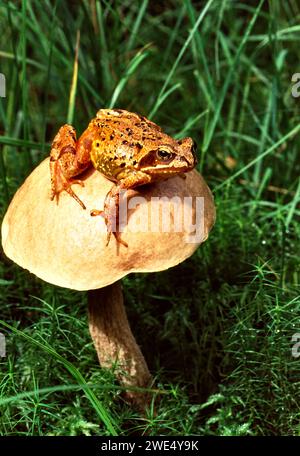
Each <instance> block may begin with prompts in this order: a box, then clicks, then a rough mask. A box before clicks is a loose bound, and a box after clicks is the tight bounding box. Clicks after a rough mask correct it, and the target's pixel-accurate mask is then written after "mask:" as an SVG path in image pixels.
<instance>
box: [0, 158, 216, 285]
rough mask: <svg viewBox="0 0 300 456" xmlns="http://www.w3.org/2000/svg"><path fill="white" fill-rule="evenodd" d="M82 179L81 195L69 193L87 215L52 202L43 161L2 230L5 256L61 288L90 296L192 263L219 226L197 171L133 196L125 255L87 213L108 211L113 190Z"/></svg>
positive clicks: (91, 177)
mask: <svg viewBox="0 0 300 456" xmlns="http://www.w3.org/2000/svg"><path fill="white" fill-rule="evenodd" d="M82 179H83V181H84V187H81V186H79V185H73V187H72V188H73V190H74V191H75V193H76V194H77V195H78V196H79V198H80V199H81V200H82V201H83V202H84V204H85V205H86V207H87V209H86V210H83V209H82V208H81V207H80V205H79V204H78V203H77V202H76V201H75V200H74V199H73V198H71V197H70V196H69V195H68V194H67V193H66V192H63V193H61V194H60V195H59V201H58V203H56V202H55V201H51V200H50V171H49V159H46V160H44V161H43V162H42V163H41V164H40V165H39V166H37V168H35V169H34V170H33V172H32V173H31V174H30V175H29V176H28V178H27V179H26V180H25V182H24V183H23V185H22V186H21V187H20V188H19V190H18V191H17V192H16V194H15V196H14V198H13V200H12V201H11V203H10V205H9V208H8V210H7V212H6V214H5V217H4V220H3V223H2V245H3V249H4V252H5V254H6V255H7V256H8V257H9V258H10V259H11V260H13V261H14V262H15V263H17V264H18V265H19V266H21V267H23V268H25V269H28V270H29V271H30V272H31V273H33V274H35V275H36V276H38V277H40V278H41V279H43V280H45V281H46V282H49V283H52V284H55V285H59V286H61V287H66V288H71V289H74V290H91V289H96V288H102V287H105V286H106V285H109V284H111V283H114V282H115V281H117V280H119V279H121V278H122V277H124V276H125V275H127V274H129V273H130V272H153V271H161V270H164V269H168V268H170V267H172V266H175V265H177V264H179V263H181V262H182V261H184V260H185V259H186V258H188V257H189V256H190V255H192V253H193V252H194V251H195V250H196V249H197V247H198V246H199V245H200V244H201V243H202V242H203V241H205V240H206V238H207V237H208V233H209V231H210V229H211V228H212V226H213V224H214V221H215V208H214V203H213V197H212V194H211V192H210V190H209V188H208V187H207V185H206V183H205V182H204V180H203V178H202V176H201V175H200V174H199V173H198V172H197V171H196V170H193V171H191V172H189V173H187V174H186V179H182V178H181V177H179V176H176V177H174V178H172V179H169V180H165V181H160V182H157V183H155V184H151V185H147V186H142V187H137V188H136V189H134V190H129V191H128V192H127V193H126V197H127V202H128V218H127V217H126V220H127V223H126V224H125V225H124V232H122V233H121V237H122V239H123V240H124V241H126V242H127V243H128V248H126V247H125V246H123V245H121V244H118V243H117V242H116V240H115V238H114V236H111V239H110V242H109V244H108V245H106V242H107V230H106V225H105V222H104V219H103V217H101V216H97V217H92V216H91V215H90V211H91V210H93V209H102V208H103V203H104V199H105V196H106V194H107V193H108V191H109V190H110V189H111V187H112V185H113V184H112V182H111V181H109V180H108V179H106V178H105V177H104V176H102V175H101V174H100V173H99V172H98V171H96V170H94V169H92V170H89V171H88V172H87V173H85V175H84V176H83V178H82ZM162 197H164V198H162ZM196 197H198V198H196ZM170 198H173V199H172V200H170ZM129 206H132V207H131V208H130V207H129ZM122 207H123V206H122ZM125 207H127V206H126V205H125ZM164 217H166V218H164ZM166 220H167V222H166ZM163 222H164V223H163ZM183 222H184V226H182V225H183ZM168 223H169V226H168ZM178 223H179V225H178ZM191 223H193V224H194V226H192V225H191ZM163 230H164V231H163ZM191 233H194V234H191ZM195 233H196V234H197V236H195Z"/></svg>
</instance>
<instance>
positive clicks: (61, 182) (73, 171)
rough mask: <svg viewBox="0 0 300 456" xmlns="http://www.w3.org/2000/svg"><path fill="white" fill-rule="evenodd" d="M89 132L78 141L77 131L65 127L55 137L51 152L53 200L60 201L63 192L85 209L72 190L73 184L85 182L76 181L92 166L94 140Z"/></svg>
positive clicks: (69, 126) (67, 126) (68, 126)
mask: <svg viewBox="0 0 300 456" xmlns="http://www.w3.org/2000/svg"><path fill="white" fill-rule="evenodd" d="M90 136H91V135H90V134H89V132H88V130H86V132H85V133H84V134H83V135H82V136H81V137H80V139H79V140H78V141H77V139H76V131H75V129H74V128H73V127H72V126H71V125H63V126H62V127H61V128H60V129H59V132H58V133H57V135H56V136H55V138H54V140H53V143H52V147H51V152H50V173H51V199H52V200H53V199H54V198H56V200H57V201H58V197H59V194H60V193H61V192H63V191H66V192H67V193H69V195H70V196H72V197H73V198H74V199H75V200H76V201H77V202H78V203H79V204H80V206H81V207H82V208H83V209H85V208H86V207H85V205H84V204H83V202H82V201H81V200H80V199H79V198H78V196H77V195H76V193H74V191H73V190H72V188H71V186H72V185H73V184H80V185H81V186H83V185H84V184H83V182H82V181H81V180H78V179H74V177H75V176H78V175H79V174H81V173H82V172H83V171H85V170H86V169H87V168H88V167H89V166H90V163H91V161H90V148H91V144H92V138H91V137H90Z"/></svg>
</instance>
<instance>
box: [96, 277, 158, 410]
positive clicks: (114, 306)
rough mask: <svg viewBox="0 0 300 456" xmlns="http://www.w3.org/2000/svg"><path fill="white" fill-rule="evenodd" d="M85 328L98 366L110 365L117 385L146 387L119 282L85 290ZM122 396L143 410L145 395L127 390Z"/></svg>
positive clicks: (143, 365)
mask: <svg viewBox="0 0 300 456" xmlns="http://www.w3.org/2000/svg"><path fill="white" fill-rule="evenodd" d="M88 304H89V306H88V312H89V329H90V333H91V336H92V339H93V342H94V345H95V348H96V351H97V355H98V359H99V362H100V365H101V366H102V367H105V368H113V369H114V371H115V375H116V377H117V379H118V380H119V382H120V384H121V385H123V386H125V387H127V386H129V387H140V388H147V387H149V386H150V383H151V374H150V372H149V369H148V367H147V364H146V361H145V359H144V357H143V355H142V352H141V350H140V348H139V346H138V345H137V343H136V341H135V338H134V336H133V334H132V332H131V329H130V326H129V322H128V319H127V315H126V311H125V307H124V300H123V293H122V286H121V282H120V281H118V282H115V283H114V284H112V285H108V286H106V287H104V288H101V289H97V290H92V291H89V292H88ZM125 396H126V399H128V400H130V401H131V402H132V403H134V404H135V405H137V406H138V407H139V408H142V409H144V408H145V406H146V404H147V403H148V399H149V395H148V394H147V393H144V392H140V391H133V390H127V391H126V393H125Z"/></svg>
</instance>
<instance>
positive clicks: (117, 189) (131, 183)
mask: <svg viewBox="0 0 300 456" xmlns="http://www.w3.org/2000/svg"><path fill="white" fill-rule="evenodd" d="M149 182H151V177H150V176H148V175H147V174H145V173H143V172H140V171H133V172H132V173H131V174H130V175H129V176H128V177H126V178H124V179H122V180H120V181H119V183H118V185H114V186H113V187H112V188H111V189H110V191H109V192H108V193H107V195H106V197H105V201H104V208H103V210H102V211H101V210H93V211H91V215H92V216H96V215H102V216H103V217H104V220H105V224H106V228H107V242H106V245H108V244H109V241H110V238H111V234H112V233H113V235H114V237H115V238H116V240H117V242H118V243H120V244H123V245H124V246H125V247H128V244H127V242H125V241H123V240H122V238H121V234H120V231H119V212H120V197H121V196H122V194H123V191H124V190H125V191H126V190H128V189H130V188H134V187H137V186H139V185H144V184H148V183H149Z"/></svg>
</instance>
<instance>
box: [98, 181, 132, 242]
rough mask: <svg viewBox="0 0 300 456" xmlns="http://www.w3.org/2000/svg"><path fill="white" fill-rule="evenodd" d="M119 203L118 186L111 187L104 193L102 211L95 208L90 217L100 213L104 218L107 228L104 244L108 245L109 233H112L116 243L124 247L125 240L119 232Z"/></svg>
mask: <svg viewBox="0 0 300 456" xmlns="http://www.w3.org/2000/svg"><path fill="white" fill-rule="evenodd" d="M119 203H120V193H119V188H117V187H113V188H112V189H111V190H110V191H109V192H108V194H107V195H106V198H105V201H104V209H103V210H102V211H101V210H97V209H94V210H92V211H91V216H92V217H95V216H97V215H101V216H102V217H103V218H104V220H105V224H106V228H107V240H106V246H108V244H109V241H110V239H111V234H113V235H114V237H115V238H116V241H117V243H119V244H122V245H124V247H128V244H127V242H125V241H123V239H122V238H121V234H120V231H119Z"/></svg>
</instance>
